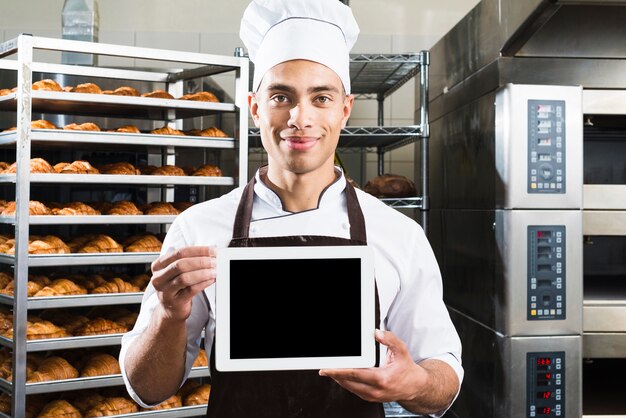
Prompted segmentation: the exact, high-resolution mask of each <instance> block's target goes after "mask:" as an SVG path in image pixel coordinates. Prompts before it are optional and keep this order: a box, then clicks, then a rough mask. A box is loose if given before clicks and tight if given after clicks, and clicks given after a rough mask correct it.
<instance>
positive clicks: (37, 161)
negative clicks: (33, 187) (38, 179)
mask: <svg viewBox="0 0 626 418" xmlns="http://www.w3.org/2000/svg"><path fill="white" fill-rule="evenodd" d="M16 171H17V163H13V164H11V165H10V166H8V167H7V168H6V169H5V170H4V171H3V172H2V174H15V172H16ZM30 172H31V173H46V174H47V173H56V171H54V168H53V167H52V166H51V165H50V163H49V162H47V161H46V160H44V159H43V158H32V159H31V160H30Z"/></svg>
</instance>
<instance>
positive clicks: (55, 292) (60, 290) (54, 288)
mask: <svg viewBox="0 0 626 418" xmlns="http://www.w3.org/2000/svg"><path fill="white" fill-rule="evenodd" d="M85 294H87V289H85V288H84V287H81V286H79V285H77V284H76V283H74V282H73V281H71V280H68V279H56V280H53V281H52V283H50V284H49V285H48V286H46V287H44V288H42V289H41V290H40V291H38V292H37V293H35V297H43V296H68V295H85Z"/></svg>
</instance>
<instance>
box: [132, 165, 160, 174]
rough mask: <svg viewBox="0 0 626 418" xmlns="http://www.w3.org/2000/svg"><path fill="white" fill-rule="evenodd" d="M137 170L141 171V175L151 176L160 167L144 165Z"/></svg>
mask: <svg viewBox="0 0 626 418" xmlns="http://www.w3.org/2000/svg"><path fill="white" fill-rule="evenodd" d="M137 168H138V169H139V170H140V171H141V174H144V175H150V174H152V173H153V172H154V170H156V169H157V168H158V167H157V166H155V165H151V164H142V165H139V166H137Z"/></svg>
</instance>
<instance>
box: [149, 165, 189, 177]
mask: <svg viewBox="0 0 626 418" xmlns="http://www.w3.org/2000/svg"><path fill="white" fill-rule="evenodd" d="M150 175H152V176H184V175H185V170H183V169H182V168H180V167H177V166H175V165H164V166H161V167H158V168H157V169H156V170H154V171H152V172H151V173H150Z"/></svg>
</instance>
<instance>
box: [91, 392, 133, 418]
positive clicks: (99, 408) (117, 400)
mask: <svg viewBox="0 0 626 418" xmlns="http://www.w3.org/2000/svg"><path fill="white" fill-rule="evenodd" d="M133 412H139V406H138V405H137V404H136V403H135V402H133V401H131V400H130V399H127V398H124V397H121V396H113V397H109V398H105V399H104V400H103V401H102V402H100V403H98V404H97V405H95V406H94V407H93V408H91V409H90V410H89V411H87V412H86V413H85V418H94V417H105V416H110V415H121V414H131V413H133Z"/></svg>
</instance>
